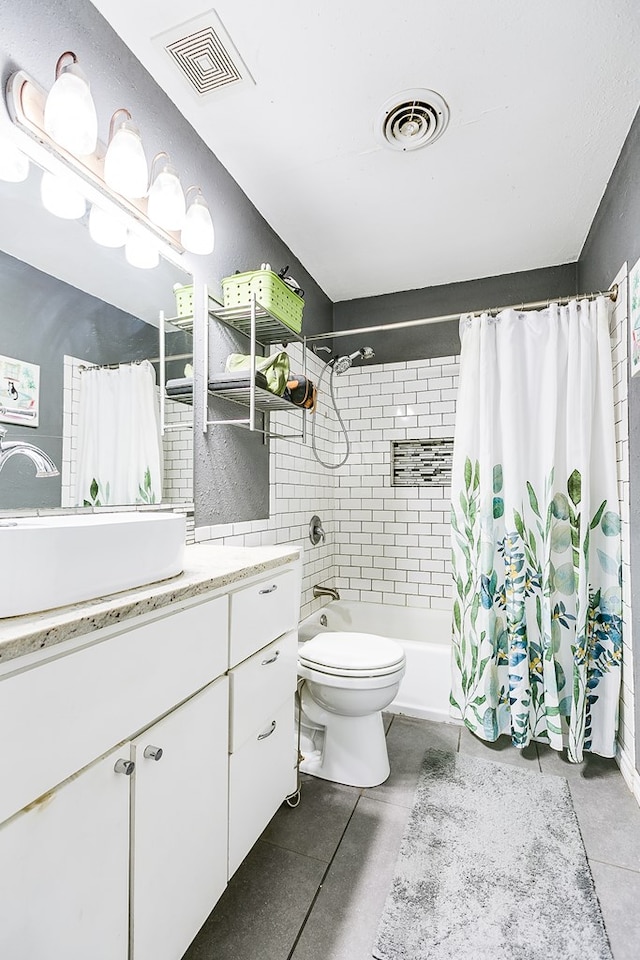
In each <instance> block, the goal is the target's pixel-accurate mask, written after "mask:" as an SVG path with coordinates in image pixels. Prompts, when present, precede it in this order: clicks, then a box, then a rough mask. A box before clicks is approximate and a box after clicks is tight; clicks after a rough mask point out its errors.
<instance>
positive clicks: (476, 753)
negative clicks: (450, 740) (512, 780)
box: [460, 727, 540, 773]
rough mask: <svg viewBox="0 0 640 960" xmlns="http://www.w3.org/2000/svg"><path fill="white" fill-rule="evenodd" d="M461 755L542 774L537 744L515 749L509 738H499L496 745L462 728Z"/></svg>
mask: <svg viewBox="0 0 640 960" xmlns="http://www.w3.org/2000/svg"><path fill="white" fill-rule="evenodd" d="M460 753H463V754H465V756H467V757H477V758H478V759H480V760H494V761H496V762H497V763H508V764H509V765H510V766H514V767H519V768H520V769H521V770H529V771H531V772H532V773H539V772H540V764H539V763H538V753H537V751H536V745H535V743H530V744H529V745H528V746H527V747H524V749H522V750H519V749H518V748H517V747H514V746H513V744H512V743H511V740H510V739H509V737H507V736H502V737H498V739H497V740H496V741H494V743H489V742H488V741H487V740H482V739H481V738H480V737H476V736H475V735H474V734H473V733H471V731H470V730H469V729H467V727H463V728H462V732H461V734H460Z"/></svg>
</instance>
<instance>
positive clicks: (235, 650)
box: [229, 571, 299, 667]
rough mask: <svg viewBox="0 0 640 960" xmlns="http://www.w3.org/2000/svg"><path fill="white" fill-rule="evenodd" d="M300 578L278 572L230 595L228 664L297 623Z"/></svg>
mask: <svg viewBox="0 0 640 960" xmlns="http://www.w3.org/2000/svg"><path fill="white" fill-rule="evenodd" d="M297 585H298V578H297V577H296V575H295V574H294V573H293V571H290V572H288V573H280V574H276V575H275V576H273V577H269V578H268V579H264V580H261V581H260V582H259V583H254V584H253V585H252V586H250V587H245V588H244V590H237V591H236V592H235V593H232V594H231V634H230V638H229V664H230V665H231V666H232V667H233V666H235V664H236V663H241V662H242V661H243V660H246V659H247V657H250V656H251V654H252V653H255V651H256V650H260V649H261V648H262V647H264V646H265V645H266V644H267V643H271V641H272V640H275V639H276V638H277V637H280V636H282V634H283V633H287V632H288V631H289V630H294V629H295V628H296V627H297V624H298V612H299V611H298V608H299V597H298V591H297Z"/></svg>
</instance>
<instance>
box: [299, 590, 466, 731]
mask: <svg viewBox="0 0 640 960" xmlns="http://www.w3.org/2000/svg"><path fill="white" fill-rule="evenodd" d="M323 615H324V616H325V617H326V618H327V625H326V626H323V625H322V624H321V623H320V617H321V616H323ZM326 630H334V631H335V630H348V631H355V632H357V633H375V634H378V635H382V636H385V637H391V638H392V639H393V640H397V641H398V643H400V644H402V647H403V648H404V651H405V655H406V658H407V670H406V673H405V675H404V678H403V680H402V683H401V684H400V690H399V691H398V696H397V697H396V699H395V700H394V701H393V703H392V704H391V705H390V706H389V707H388V708H387V709H388V710H389V711H390V712H391V713H402V714H405V715H406V716H409V717H420V718H421V719H425V720H441V721H449V722H450V720H451V718H450V716H449V691H450V689H451V682H450V674H451V666H450V657H451V614H450V613H449V612H448V611H445V610H422V609H416V608H414V607H392V606H385V604H383V603H358V602H356V601H352V600H332V601H331V602H330V603H328V604H327V606H326V607H323V608H322V610H317V611H316V612H315V613H314V614H312V615H311V616H310V617H307V619H306V620H303V621H302V623H301V624H300V634H299V639H300V641H301V642H302V643H304V642H305V641H306V640H310V639H311V638H312V637H315V636H316V634H317V633H322V632H323V631H326Z"/></svg>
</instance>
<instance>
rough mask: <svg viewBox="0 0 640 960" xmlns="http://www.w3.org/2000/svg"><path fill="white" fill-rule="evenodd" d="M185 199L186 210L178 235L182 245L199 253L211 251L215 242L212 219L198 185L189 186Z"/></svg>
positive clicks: (190, 250) (192, 251)
mask: <svg viewBox="0 0 640 960" xmlns="http://www.w3.org/2000/svg"><path fill="white" fill-rule="evenodd" d="M193 191H195V193H193ZM192 194H193V195H192ZM190 197H191V199H190ZM186 199H187V212H186V215H185V218H184V226H183V228H182V234H181V237H180V239H181V240H182V245H183V247H184V248H185V250H188V251H189V252H190V253H198V254H200V255H206V254H209V253H213V247H214V243H215V234H214V231H213V221H212V219H211V214H210V212H209V205H208V203H207V201H206V200H205V198H204V197H203V196H202V191H201V190H200V187H189V189H188V190H187V198H186Z"/></svg>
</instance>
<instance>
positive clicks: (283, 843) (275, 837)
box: [262, 774, 360, 863]
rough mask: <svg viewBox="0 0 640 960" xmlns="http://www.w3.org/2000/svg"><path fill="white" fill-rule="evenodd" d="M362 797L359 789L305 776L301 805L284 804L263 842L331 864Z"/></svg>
mask: <svg viewBox="0 0 640 960" xmlns="http://www.w3.org/2000/svg"><path fill="white" fill-rule="evenodd" d="M359 796H360V790H359V789H358V788H357V787H345V786H344V785H343V784H341V783H330V782H329V781H328V780H319V779H318V778H317V777H310V776H305V775H304V774H303V775H302V788H301V791H300V803H299V804H298V806H297V807H295V808H293V809H291V807H288V806H287V805H286V804H283V806H281V807H280V809H279V810H278V812H277V813H276V815H275V817H274V818H273V820H272V821H271V823H270V824H269V826H268V827H267V829H266V830H265V831H264V833H263V834H262V839H263V840H266V841H268V842H269V843H274V844H276V846H279V847H284V849H285V850H292V851H293V852H294V853H301V854H304V855H305V856H307V857H316V858H317V859H319V860H323V861H324V862H325V863H328V862H329V861H330V860H331V857H332V856H333V854H334V853H335V851H336V847H337V846H338V844H339V843H340V838H341V836H342V834H343V832H344V828H345V827H346V825H347V823H348V821H349V817H350V816H351V814H352V812H353V808H354V807H355V805H356V803H357V802H358V797H359Z"/></svg>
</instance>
